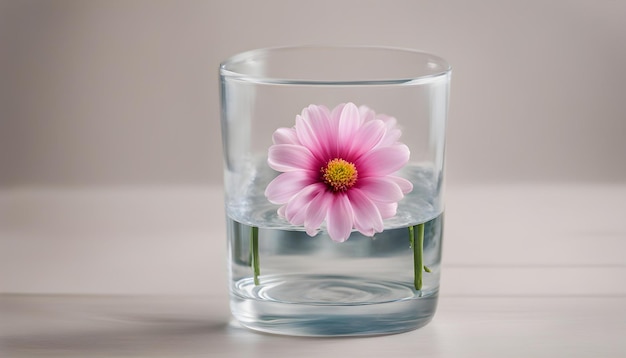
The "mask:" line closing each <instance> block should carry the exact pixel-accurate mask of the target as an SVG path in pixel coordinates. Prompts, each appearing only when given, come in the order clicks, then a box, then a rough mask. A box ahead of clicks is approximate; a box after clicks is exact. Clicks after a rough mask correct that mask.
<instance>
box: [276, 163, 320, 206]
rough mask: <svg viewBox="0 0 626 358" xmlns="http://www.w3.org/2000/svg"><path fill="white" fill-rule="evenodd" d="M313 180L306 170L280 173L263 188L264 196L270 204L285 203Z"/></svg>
mask: <svg viewBox="0 0 626 358" xmlns="http://www.w3.org/2000/svg"><path fill="white" fill-rule="evenodd" d="M314 181H315V179H314V177H313V174H312V173H311V172H306V171H294V172H287V173H282V174H280V175H279V176H277V177H276V178H274V180H272V181H271V182H270V183H269V184H268V185H267V187H266V188H265V196H266V197H267V200H269V201H270V202H271V203H272V204H285V203H287V202H288V201H289V199H291V198H292V197H293V196H294V195H296V194H297V193H298V192H299V191H301V190H302V189H304V187H306V186H307V185H309V184H312V183H313V182H314Z"/></svg>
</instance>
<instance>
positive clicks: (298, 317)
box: [231, 275, 438, 337]
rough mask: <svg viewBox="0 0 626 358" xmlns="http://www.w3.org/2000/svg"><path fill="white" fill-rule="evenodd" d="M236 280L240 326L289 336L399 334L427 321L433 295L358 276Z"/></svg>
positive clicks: (432, 309)
mask: <svg viewBox="0 0 626 358" xmlns="http://www.w3.org/2000/svg"><path fill="white" fill-rule="evenodd" d="M261 279H262V284H261V285H259V286H255V285H254V282H253V280H251V279H244V280H241V281H239V282H238V284H237V286H238V287H237V288H238V291H239V292H247V293H248V295H246V296H247V297H242V296H240V295H236V294H233V295H231V309H232V313H233V315H234V317H235V318H236V319H237V320H238V321H239V323H240V324H241V325H243V326H244V327H247V328H250V329H253V330H257V331H262V332H266V333H273V334H283V335H292V336H333V337H336V336H368V335H382V334H392V333H401V332H406V331H410V330H414V329H417V328H419V327H422V326H424V325H426V324H427V323H428V322H430V321H431V320H432V318H433V316H434V314H435V310H436V307H437V297H438V294H437V291H431V292H421V291H415V290H414V289H413V288H412V287H411V286H407V285H406V284H405V283H401V282H393V281H378V280H376V281H374V280H367V279H363V278H360V277H346V276H328V275H318V276H311V275H290V276H288V277H286V276H274V277H262V278H261Z"/></svg>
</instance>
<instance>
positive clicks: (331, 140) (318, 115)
mask: <svg viewBox="0 0 626 358" xmlns="http://www.w3.org/2000/svg"><path fill="white" fill-rule="evenodd" d="M302 117H304V119H305V121H306V123H307V125H308V127H309V130H310V131H311V133H312V135H313V136H314V137H315V144H316V148H317V149H318V152H319V155H321V156H323V157H324V159H326V160H328V155H329V153H330V150H331V148H332V150H333V151H334V149H335V148H334V147H335V145H336V144H335V143H336V137H337V134H336V131H334V130H333V129H332V128H331V123H330V118H329V113H328V109H326V108H324V107H322V106H316V105H310V106H309V107H307V108H305V109H303V110H302ZM311 149H312V148H311ZM313 153H314V154H316V155H317V154H318V153H316V152H315V151H313Z"/></svg>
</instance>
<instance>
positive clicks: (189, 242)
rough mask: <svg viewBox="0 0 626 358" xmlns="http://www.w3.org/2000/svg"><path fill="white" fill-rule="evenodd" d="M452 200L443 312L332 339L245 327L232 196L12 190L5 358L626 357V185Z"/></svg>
mask: <svg viewBox="0 0 626 358" xmlns="http://www.w3.org/2000/svg"><path fill="white" fill-rule="evenodd" d="M447 203H448V205H447V208H446V230H445V239H444V240H445V243H444V263H443V269H442V270H443V271H442V272H443V276H442V286H441V295H440V303H439V308H438V311H437V314H436V316H435V319H434V320H433V321H432V322H431V323H430V324H429V325H427V326H425V327H423V328H421V329H419V330H416V331H412V332H408V333H403V334H397V335H389V336H380V337H367V338H334V339H332V338H331V339H327V338H295V337H283V336H273V335H267V334H259V333H254V332H250V331H248V330H246V329H243V328H241V327H239V326H238V325H237V324H236V323H234V322H232V321H231V319H230V313H229V309H228V296H227V292H226V278H225V276H226V273H225V268H224V255H225V253H224V252H225V241H224V239H223V236H224V225H223V224H222V223H221V222H222V220H223V216H220V215H223V212H221V208H220V205H221V194H220V191H219V189H215V188H209V189H206V188H205V189H197V188H196V189H189V190H187V189H186V190H182V191H181V190H170V189H162V188H161V189H158V188H157V189H142V190H139V191H137V190H127V189H125V190H120V189H116V190H113V189H107V190H100V189H90V190H83V191H75V190H67V189H63V190H58V189H54V190H52V189H50V190H49V189H46V190H41V189H36V190H35V189H18V190H10V191H7V190H4V191H0V214H1V215H0V245H1V246H0V275H1V276H0V279H1V280H0V357H38V356H44V357H222V356H223V357H321V356H341V355H343V356H349V357H353V356H354V357H357V356H359V357H380V356H388V357H392V356H396V357H626V284H625V283H626V220H625V219H626V185H617V184H611V185H607V184H604V185H600V184H584V185H583V184H577V185H574V184H541V185H539V184H535V185H530V184H516V185H490V186H487V185H481V186H460V187H450V188H449V190H448V196H447ZM95 204H97V205H95ZM85 207H88V208H94V207H97V208H98V209H95V210H84V208H85ZM147 207H149V208H150V210H147V209H146V208H147ZM166 208H167V209H166ZM54 209H58V210H54ZM197 212H200V214H197ZM175 213H178V214H175ZM180 213H183V214H180ZM192 213H196V214H192ZM129 214H133V215H130V216H131V217H132V220H129V219H128V217H129ZM206 214H209V215H206ZM148 224H149V225H148ZM183 227H184V228H185V229H182V228H183ZM146 230H147V231H146ZM174 237H175V238H176V240H172V239H173V238H174ZM207 237H210V238H218V239H216V240H213V239H211V240H207ZM104 238H106V240H104ZM46 239H47V240H46ZM138 252H141V253H142V254H143V255H141V256H139V255H137V253H138ZM94 253H97V255H96V254H94ZM164 261H167V263H166V264H164V263H163V262H164ZM112 263H114V265H112ZM107 267H108V269H107Z"/></svg>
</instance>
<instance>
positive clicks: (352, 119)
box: [337, 103, 361, 155]
mask: <svg viewBox="0 0 626 358" xmlns="http://www.w3.org/2000/svg"><path fill="white" fill-rule="evenodd" d="M360 126H361V116H360V115H359V109H358V108H357V107H356V106H355V105H354V103H348V104H346V105H345V106H344V107H343V110H342V111H341V116H340V117H339V128H338V129H337V150H338V154H339V155H345V154H346V152H347V151H348V150H349V149H350V145H351V143H352V140H353V138H354V135H355V134H356V132H357V130H358V129H359V127H360Z"/></svg>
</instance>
